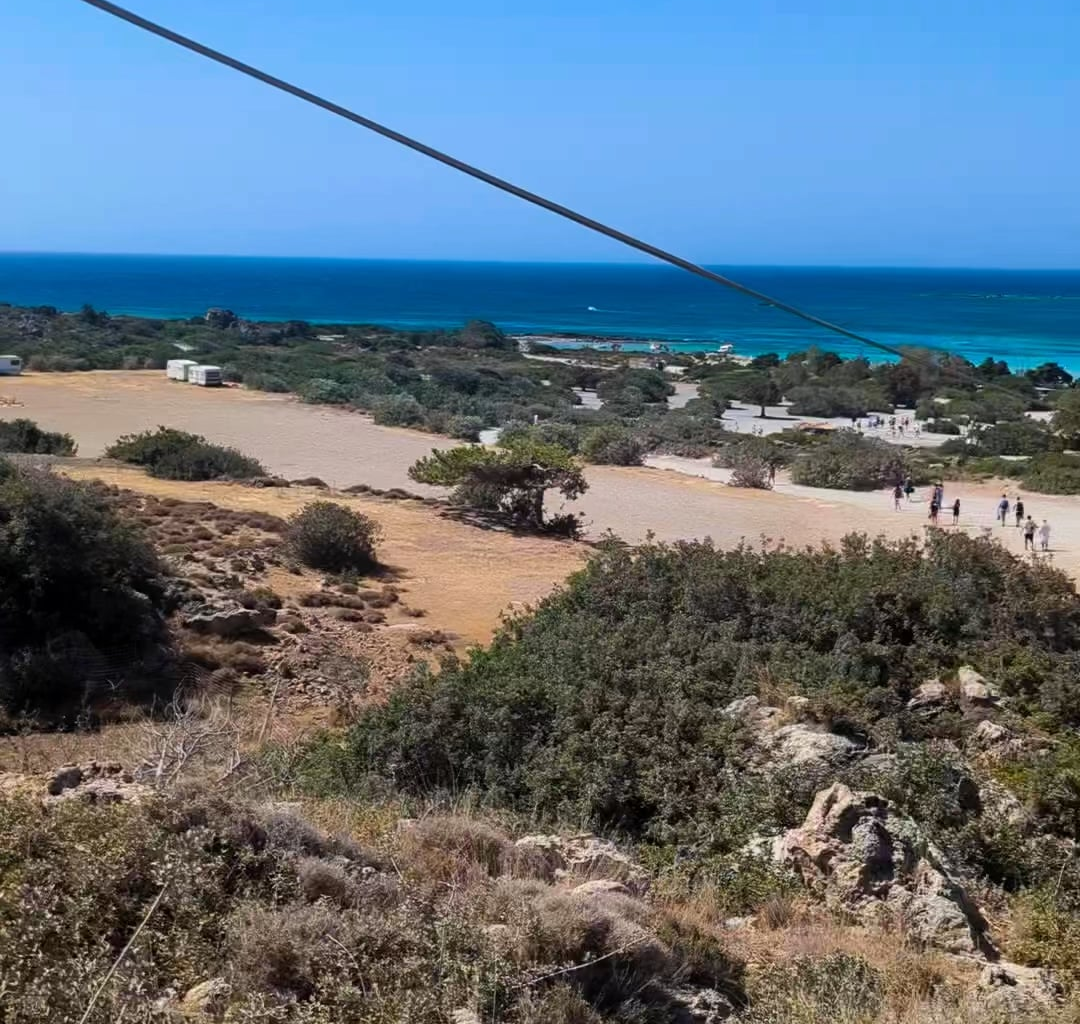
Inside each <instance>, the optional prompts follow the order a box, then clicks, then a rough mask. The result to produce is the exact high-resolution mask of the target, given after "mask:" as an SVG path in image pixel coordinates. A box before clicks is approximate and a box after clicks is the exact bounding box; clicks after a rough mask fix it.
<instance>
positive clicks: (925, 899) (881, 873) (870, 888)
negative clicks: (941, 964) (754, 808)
mask: <svg viewBox="0 0 1080 1024" xmlns="http://www.w3.org/2000/svg"><path fill="white" fill-rule="evenodd" d="M774 856H775V857H776V859H777V860H778V861H780V862H781V863H783V864H785V865H787V866H789V867H791V868H792V869H794V870H795V871H796V872H797V873H798V874H799V875H800V876H801V877H802V879H803V881H804V883H805V884H806V885H807V886H808V887H810V888H811V889H813V890H815V891H817V892H819V893H820V894H822V895H823V896H824V898H825V902H826V904H827V905H830V906H832V907H833V908H834V909H837V910H841V911H844V912H847V913H851V914H854V915H855V916H856V917H859V918H861V919H863V920H864V921H866V922H867V923H875V922H880V921H882V920H889V919H891V920H892V921H895V922H902V923H903V925H904V926H905V927H906V929H907V931H908V934H909V935H911V936H912V937H913V938H915V939H916V940H918V941H921V942H924V943H926V944H928V945H933V946H937V947H939V948H941V949H944V950H947V951H949V952H954V953H968V954H972V953H978V952H980V951H983V950H986V949H988V948H990V941H989V938H988V936H987V934H986V923H985V921H984V920H983V918H982V915H981V914H980V913H979V911H978V909H977V908H976V907H975V905H974V904H973V903H972V901H971V900H970V899H969V898H968V895H967V893H966V892H965V890H964V888H963V886H962V885H961V884H960V883H959V881H957V879H956V878H955V877H954V876H953V874H952V872H951V871H950V869H949V867H948V866H947V864H946V863H945V859H944V857H943V855H942V854H941V853H940V852H939V851H938V850H936V849H935V847H934V846H933V845H932V844H931V843H930V842H929V841H928V840H927V839H926V837H925V836H924V835H923V833H922V831H921V830H920V829H919V827H918V825H916V823H915V822H914V821H912V819H911V818H909V817H907V816H906V815H904V814H902V813H900V812H899V811H898V810H897V809H896V808H895V807H893V805H892V804H890V802H889V801H888V800H886V799H885V798H884V797H882V796H879V795H878V794H876V793H869V792H856V791H852V790H851V789H849V788H848V787H847V786H845V785H843V784H842V783H834V784H833V785H832V786H830V787H829V788H828V789H825V790H822V791H821V792H820V793H818V794H817V796H816V797H815V798H814V803H813V806H812V807H811V808H810V812H809V813H808V814H807V816H806V820H805V821H804V822H803V824H802V826H801V827H800V828H797V829H792V830H791V831H790V832H788V833H787V834H786V835H784V836H782V837H780V839H779V840H777V843H776V846H775V848H774Z"/></svg>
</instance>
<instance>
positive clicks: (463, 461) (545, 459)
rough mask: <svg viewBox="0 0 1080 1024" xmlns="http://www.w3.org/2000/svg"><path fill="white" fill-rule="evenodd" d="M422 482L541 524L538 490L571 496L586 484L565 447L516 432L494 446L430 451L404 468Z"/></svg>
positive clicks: (473, 503)
mask: <svg viewBox="0 0 1080 1024" xmlns="http://www.w3.org/2000/svg"><path fill="white" fill-rule="evenodd" d="M409 476H410V477H412V479H413V480H416V481H417V482H419V483H423V484H434V485H435V486H439V487H453V488H454V499H455V501H458V502H460V503H461V504H463V505H471V506H473V507H474V508H483V509H488V510H490V511H498V512H503V513H505V514H506V515H508V516H510V517H511V518H512V519H513V520H514V521H515V522H517V523H519V524H521V525H524V526H532V527H535V528H540V527H542V526H543V525H544V496H545V494H546V493H547V492H548V491H549V490H551V489H552V488H554V489H556V490H558V491H559V493H560V494H562V496H563V497H564V498H566V499H567V500H573V499H574V498H576V497H578V496H579V495H580V494H583V493H584V492H585V490H586V489H587V488H588V484H587V483H586V482H585V477H584V476H583V475H582V472H581V464H580V463H579V462H578V460H577V459H575V458H574V456H573V455H572V454H571V453H570V452H568V451H567V450H566V449H565V448H563V447H561V446H560V445H557V444H545V443H544V442H542V441H536V440H533V439H532V438H530V437H527V436H521V435H519V436H516V437H515V438H514V439H513V440H511V441H509V442H507V443H506V444H505V445H500V446H499V447H497V448H484V447H482V446H480V445H462V446H461V447H459V448H450V449H449V450H447V451H433V452H432V453H431V454H430V455H428V456H427V457H426V458H423V459H420V460H419V461H418V462H416V463H415V464H414V465H413V466H412V467H411V468H410V469H409Z"/></svg>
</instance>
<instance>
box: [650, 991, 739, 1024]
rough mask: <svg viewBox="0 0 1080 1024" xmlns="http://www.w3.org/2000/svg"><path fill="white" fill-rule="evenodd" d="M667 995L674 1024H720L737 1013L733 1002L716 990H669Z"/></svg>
mask: <svg viewBox="0 0 1080 1024" xmlns="http://www.w3.org/2000/svg"><path fill="white" fill-rule="evenodd" d="M665 994H666V995H667V997H668V999H669V1000H670V1017H669V1019H670V1020H671V1022H672V1024H719V1022H720V1021H723V1020H727V1019H728V1018H729V1017H730V1016H731V1015H732V1014H733V1013H734V1012H735V1006H734V1004H733V1003H732V1002H731V1000H730V999H728V997H727V996H725V995H724V994H723V993H722V992H717V990H716V989H714V988H689V987H687V988H669V989H667V990H666V992H665Z"/></svg>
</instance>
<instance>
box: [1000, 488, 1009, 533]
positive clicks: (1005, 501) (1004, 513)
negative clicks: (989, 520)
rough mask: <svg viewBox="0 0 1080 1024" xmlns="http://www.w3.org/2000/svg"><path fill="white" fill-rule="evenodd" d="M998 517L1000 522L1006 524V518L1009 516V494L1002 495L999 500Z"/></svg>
mask: <svg viewBox="0 0 1080 1024" xmlns="http://www.w3.org/2000/svg"><path fill="white" fill-rule="evenodd" d="M997 517H998V522H999V523H1001V525H1002V526H1004V525H1005V520H1006V519H1008V517H1009V496H1008V495H1007V494H1003V495H1002V496H1001V501H999V502H998V507H997Z"/></svg>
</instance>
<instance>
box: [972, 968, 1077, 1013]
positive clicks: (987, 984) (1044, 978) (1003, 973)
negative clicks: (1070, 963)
mask: <svg viewBox="0 0 1080 1024" xmlns="http://www.w3.org/2000/svg"><path fill="white" fill-rule="evenodd" d="M979 990H980V995H981V998H980V1002H981V1003H982V1005H983V1006H984V1007H985V1009H986V1011H987V1012H988V1013H991V1014H1000V1015H1001V1016H1002V1019H1006V1020H1010V1021H1011V1020H1034V1019H1036V1018H1037V1017H1041V1015H1043V1014H1044V1013H1045V1012H1046V1010H1047V1009H1048V1008H1049V1007H1051V1006H1053V1005H1054V1004H1055V1003H1056V1002H1058V1001H1059V1000H1060V999H1061V994H1062V990H1061V986H1060V985H1059V984H1058V982H1057V980H1056V979H1055V978H1054V976H1053V974H1051V972H1049V971H1047V970H1044V969H1042V968H1041V967H1022V966H1021V965H1020V964H1012V963H1008V962H1007V961H1005V960H1000V961H998V962H997V963H993V964H988V965H987V966H986V967H984V968H983V972H982V975H981V976H980V977H979Z"/></svg>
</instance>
